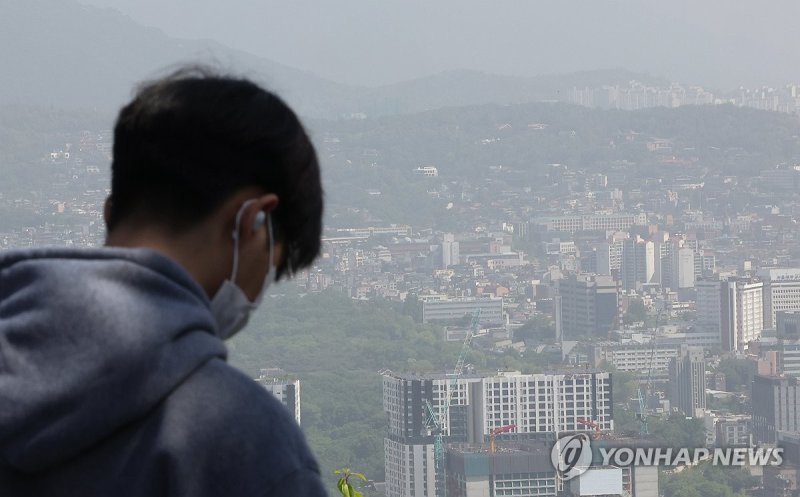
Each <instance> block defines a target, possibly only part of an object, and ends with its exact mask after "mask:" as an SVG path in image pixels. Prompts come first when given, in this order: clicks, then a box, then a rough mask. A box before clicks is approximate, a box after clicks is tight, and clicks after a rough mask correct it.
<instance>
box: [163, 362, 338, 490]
mask: <svg viewBox="0 0 800 497" xmlns="http://www.w3.org/2000/svg"><path fill="white" fill-rule="evenodd" d="M160 423H161V427H162V430H163V431H162V434H161V435H162V437H163V438H162V439H161V440H160V441H159V447H158V451H159V452H162V451H163V453H165V454H170V458H169V459H171V463H170V464H172V467H171V468H170V470H169V472H168V473H169V474H171V478H170V481H171V482H172V483H173V484H174V485H175V486H176V487H175V488H172V489H171V490H174V491H175V495H270V494H268V493H267V492H268V491H269V490H270V489H272V488H275V487H278V486H280V485H281V484H282V482H288V481H293V480H296V479H297V478H298V475H303V476H302V478H303V479H307V480H309V481H307V482H306V483H307V486H308V487H309V488H316V487H318V488H319V491H320V492H322V493H310V494H308V495H324V491H322V485H321V483H319V467H318V465H317V462H316V461H315V460H314V457H313V456H312V454H311V451H310V449H309V448H308V445H307V443H306V441H305V438H304V436H303V434H302V432H301V431H300V427H299V426H298V424H297V422H296V421H295V420H294V418H293V417H292V415H291V414H290V413H289V411H288V410H287V409H286V407H285V406H284V405H283V404H281V403H280V401H278V400H277V399H276V398H275V397H274V396H273V395H272V394H270V393H269V392H267V391H266V390H265V389H264V388H263V387H261V386H260V385H258V383H256V382H255V381H254V380H253V379H251V378H248V377H247V376H245V375H244V374H243V373H241V372H240V371H238V370H236V369H235V368H233V367H232V366H230V365H228V364H227V363H225V362H224V361H222V360H219V359H213V360H210V361H209V362H207V363H206V364H205V365H204V366H203V367H202V368H200V369H198V370H197V371H196V372H195V374H193V375H192V376H191V377H190V378H189V379H187V381H186V382H184V383H183V384H182V385H181V386H180V387H179V388H178V389H177V390H175V391H174V392H173V393H172V395H170V397H169V398H168V399H167V400H166V402H165V403H164V406H163V414H162V415H161V416H160ZM215 491H216V492H218V493H215ZM290 493H291V492H290Z"/></svg>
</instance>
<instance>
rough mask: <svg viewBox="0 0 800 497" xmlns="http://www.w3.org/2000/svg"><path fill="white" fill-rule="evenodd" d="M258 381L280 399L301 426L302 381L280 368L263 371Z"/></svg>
mask: <svg viewBox="0 0 800 497" xmlns="http://www.w3.org/2000/svg"><path fill="white" fill-rule="evenodd" d="M256 381H257V382H258V383H259V384H260V385H261V386H263V387H264V388H266V389H267V390H268V391H269V392H270V393H272V395H274V396H275V397H277V398H278V400H280V401H281V402H282V403H283V405H285V406H286V408H287V409H289V412H291V413H292V415H293V416H294V419H295V420H296V421H297V424H300V380H298V379H297V378H293V377H292V376H291V375H289V374H287V373H286V371H284V370H282V369H278V368H272V369H262V370H261V373H260V374H259V376H258V378H256Z"/></svg>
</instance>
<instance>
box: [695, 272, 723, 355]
mask: <svg viewBox="0 0 800 497" xmlns="http://www.w3.org/2000/svg"><path fill="white" fill-rule="evenodd" d="M695 290H696V291H697V296H696V300H695V309H696V310H697V325H696V326H697V328H698V331H700V332H702V333H708V334H716V336H717V345H720V344H721V343H722V342H721V336H722V334H721V333H722V331H721V330H722V281H720V280H719V279H708V280H700V281H698V282H697V283H696V284H695Z"/></svg>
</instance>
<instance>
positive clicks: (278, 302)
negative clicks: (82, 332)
mask: <svg viewBox="0 0 800 497" xmlns="http://www.w3.org/2000/svg"><path fill="white" fill-rule="evenodd" d="M798 19H800V3H799V2H797V1H793V0H774V1H769V2H763V3H759V2H752V1H750V2H748V1H742V2H729V1H724V0H696V1H690V0H670V1H665V2H655V1H649V0H647V1H641V0H640V1H635V0H616V1H604V0H598V1H560V2H559V1H550V0H547V1H538V0H527V1H524V0H507V1H506V0H504V1H500V2H494V3H492V2H479V1H475V0H462V1H454V0H440V1H436V2H423V1H419V0H407V1H398V0H381V1H375V0H351V1H347V2H326V1H323V0H297V1H294V0H293V1H284V2H277V1H273V0H269V1H256V0H229V1H227V2H217V1H211V0H194V1H190V0H171V1H157V0H139V1H134V0H80V1H77V0H27V1H13V0H7V1H5V2H3V5H2V7H0V62H2V66H3V71H2V73H0V89H2V91H0V168H2V171H3V181H2V182H0V256H1V255H2V254H3V253H7V254H8V253H12V252H13V251H15V250H18V249H31V248H36V247H53V246H54V247H71V248H88V247H101V246H103V245H104V243H105V242H106V226H105V222H104V205H105V202H106V199H107V198H108V196H109V193H110V188H111V167H110V165H111V159H112V146H113V138H114V137H113V131H112V130H113V128H114V122H115V119H116V117H117V113H118V112H119V109H120V108H121V107H122V106H124V105H125V104H126V103H127V102H128V101H130V99H131V98H132V96H133V95H134V94H135V91H136V88H137V85H138V84H140V83H141V82H143V81H148V80H152V79H154V78H158V77H160V76H164V75H166V74H169V73H170V72H171V71H173V70H175V69H176V68H179V67H182V66H184V65H187V64H201V65H207V66H210V67H212V68H214V69H215V70H218V71H221V72H224V73H228V72H230V73H232V74H234V75H236V76H243V77H247V78H251V79H252V80H254V81H255V82H257V83H258V84H260V85H263V86H264V87H265V88H267V89H269V90H271V91H274V92H276V93H277V94H278V95H279V96H281V97H282V98H284V99H285V101H286V102H287V103H288V104H289V106H291V107H292V108H293V109H294V110H295V111H296V112H297V114H298V116H299V117H300V119H301V121H302V123H303V125H304V126H305V128H306V130H307V131H308V134H309V136H310V139H311V141H312V142H313V145H314V147H315V149H316V153H317V155H318V157H319V163H320V169H321V175H322V182H323V188H324V190H325V195H324V199H325V210H324V216H323V230H322V249H321V252H320V256H319V257H318V258H317V259H316V260H315V261H314V263H313V264H312V265H311V266H309V267H308V268H304V269H302V270H300V271H297V272H296V274H294V276H293V278H291V279H290V280H288V281H286V280H282V281H280V282H279V283H278V284H277V285H275V286H270V287H269V289H268V290H267V291H266V296H265V297H264V299H263V302H262V303H261V305H260V306H259V307H258V309H257V311H256V312H255V313H254V314H253V316H252V318H251V319H250V321H249V324H248V325H247V327H246V328H245V329H244V330H243V331H241V332H240V333H239V334H238V335H236V336H235V337H234V338H232V339H230V340H228V341H227V342H226V346H227V348H228V357H227V360H228V362H229V363H230V364H232V365H233V366H235V367H236V368H238V369H240V370H241V371H243V372H244V373H245V374H246V375H247V376H249V377H250V378H253V379H254V380H255V381H254V382H253V383H256V384H258V385H261V386H263V387H264V389H266V390H269V391H270V392H271V393H270V394H269V395H273V394H274V395H275V396H276V397H277V398H278V400H280V401H281V402H282V403H283V404H285V405H286V407H287V408H288V409H289V412H290V413H291V416H292V417H294V419H295V420H296V421H297V422H298V423H299V425H300V427H301V429H302V432H303V433H304V435H305V437H306V439H307V440H308V443H309V446H310V448H311V451H312V452H313V454H314V456H315V457H316V458H317V460H318V461H319V464H320V473H321V479H322V482H323V483H324V485H325V486H326V488H327V490H328V492H329V494H331V495H338V493H339V492H340V491H341V489H340V487H339V488H337V479H338V478H339V475H337V474H335V473H334V471H335V470H337V469H340V468H351V469H352V470H353V471H355V472H360V473H363V474H364V475H366V481H363V482H362V481H360V480H359V481H358V482H355V485H356V487H357V488H359V489H360V491H362V492H363V495H364V496H366V497H370V496H373V497H374V496H384V495H385V496H389V497H406V496H422V495H427V496H429V497H433V496H436V497H443V496H446V497H456V496H464V497H470V496H488V495H494V496H505V495H509V496H510V495H515V496H526V495H537V496H554V497H555V496H557V495H558V496H562V495H563V496H570V495H574V496H582V495H620V496H623V495H624V496H628V497H630V496H633V497H651V496H652V497H659V496H664V497H678V496H688V495H703V494H705V493H706V492H708V495H714V496H716V495H719V496H739V495H760V496H765V497H768V496H773V495H775V496H789V495H792V496H797V495H800V493H799V492H800V491H799V490H798V489H800V486H798V479H800V455H798V454H800V384H799V383H798V380H797V378H798V377H800V331H799V330H800V225H799V224H798V222H797V219H798V217H800V50H798V46H800V35H798ZM237 222H238V217H237ZM271 222H272V220H270V223H271ZM259 226H260V225H259ZM272 228H273V227H272V225H271V224H270V230H272ZM270 233H272V232H271V231H270ZM269 236H272V235H271V234H270V235H269ZM237 243H238V241H237ZM0 261H2V259H0ZM3 271H4V269H3V267H2V266H0V381H2V373H3V369H2V368H3V367H4V362H3V361H4V349H3V347H4V344H5V343H6V340H5V338H4V335H3V333H5V332H4V330H6V329H8V328H4V324H3V320H4V319H7V317H6V315H4V314H3V312H4V307H3V303H4V300H3V299H6V298H9V297H8V295H7V294H4V290H3V284H2V278H4V276H3V275H4V273H3ZM9 274H10V273H9ZM7 281H10V278H9V280H7ZM195 286H196V285H195ZM208 297H213V295H209V296H208ZM9 308H10V306H9ZM8 322H11V321H10V319H9V321H8ZM9 333H11V332H9ZM11 334H13V333H11ZM9 336H11V335H9ZM9 343H10V342H9ZM9 357H10V356H9ZM9 364H10V362H9ZM258 393H262V392H261V391H260V390H259V391H258ZM2 394H3V391H2V388H0V395H2ZM120 395H124V393H120ZM2 410H3V408H2V407H0V449H2V450H1V451H0V454H3V455H4V454H6V451H5V449H4V447H3V444H4V443H5V442H4V438H3V433H4V431H3V430H4V428H3V424H2V423H3V422H4V421H3V413H2ZM576 434H577V435H580V436H583V437H584V438H585V440H586V441H588V443H590V444H592V445H594V444H596V443H600V444H605V446H606V447H611V448H615V449H627V448H632V447H668V448H672V449H675V450H678V449H683V448H686V449H692V450H693V449H696V448H708V449H714V448H728V447H735V448H747V449H748V450H757V449H762V448H769V449H773V448H776V447H777V448H781V449H783V451H784V452H783V454H784V455H783V459H782V461H780V464H779V465H769V464H767V465H763V464H762V465H759V464H758V463H754V464H743V465H739V466H737V465H736V464H729V466H733V467H725V466H726V464H716V463H715V464H712V463H711V461H710V460H695V461H689V462H685V463H682V464H680V465H678V466H677V467H666V466H664V465H662V466H661V467H660V468H659V467H657V466H653V465H639V466H637V465H624V464H623V465H614V464H606V465H601V464H600V463H598V461H597V460H595V461H593V462H592V464H594V465H596V466H597V467H593V468H592V469H591V470H590V471H589V472H587V473H585V474H583V475H579V476H576V477H575V478H571V479H569V478H568V477H567V476H566V474H565V473H564V472H563V471H560V470H559V468H558V467H557V466H558V465H557V464H555V465H554V463H553V462H552V461H551V454H552V453H557V452H558V450H560V448H561V447H562V445H561V442H559V440H561V439H562V438H561V437H563V436H573V435H576ZM581 440H583V439H581ZM3 457H5V455H4V456H3ZM243 457H244V456H243ZM595 457H596V456H595ZM0 459H2V458H0ZM4 464H5V463H4V462H2V461H0V495H4V493H3V488H2V486H3V482H4V481H5V480H4V474H5V473H4V471H6V469H5V468H4V467H3V465H4ZM242 464H244V461H243V462H242ZM586 475H588V476H586ZM356 479H357V478H355V477H354V478H353V480H354V481H355V480H356ZM9 481H10V480H9ZM701 492H703V493H702V494H701ZM288 494H289V495H292V492H291V491H289V492H288Z"/></svg>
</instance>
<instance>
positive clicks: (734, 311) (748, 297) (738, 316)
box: [720, 278, 764, 352]
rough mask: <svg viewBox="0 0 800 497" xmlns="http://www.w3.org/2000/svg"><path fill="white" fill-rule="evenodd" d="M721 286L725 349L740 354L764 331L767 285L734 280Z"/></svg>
mask: <svg viewBox="0 0 800 497" xmlns="http://www.w3.org/2000/svg"><path fill="white" fill-rule="evenodd" d="M720 286H721V291H722V296H721V299H720V300H721V305H722V309H721V318H720V325H721V326H720V328H721V336H720V339H721V343H722V350H725V351H729V352H730V351H740V352H741V351H743V350H744V349H745V348H746V347H747V344H748V343H750V342H751V341H753V340H755V339H757V338H759V337H760V336H761V332H762V331H763V330H764V304H763V302H764V301H763V296H764V283H762V282H761V281H753V280H746V279H733V278H732V279H729V280H728V281H723V282H721V285H720Z"/></svg>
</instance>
